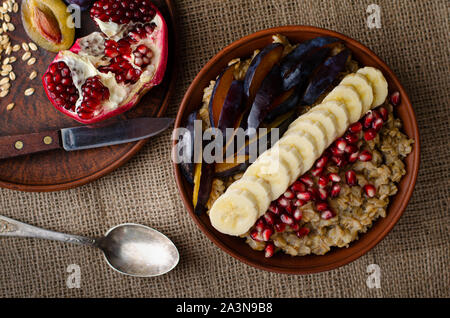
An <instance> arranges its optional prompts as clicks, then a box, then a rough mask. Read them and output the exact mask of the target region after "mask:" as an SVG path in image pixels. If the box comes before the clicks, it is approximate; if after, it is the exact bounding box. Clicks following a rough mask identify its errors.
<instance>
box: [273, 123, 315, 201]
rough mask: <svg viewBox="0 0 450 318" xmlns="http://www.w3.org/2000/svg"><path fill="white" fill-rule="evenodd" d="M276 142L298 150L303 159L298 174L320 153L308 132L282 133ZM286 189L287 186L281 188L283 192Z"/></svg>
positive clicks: (307, 168)
mask: <svg viewBox="0 0 450 318" xmlns="http://www.w3.org/2000/svg"><path fill="white" fill-rule="evenodd" d="M277 144H280V145H286V146H289V147H294V148H296V149H297V150H298V152H299V153H300V155H301V157H302V159H303V168H302V172H301V173H300V174H302V173H304V172H306V171H308V170H309V169H311V167H312V165H313V164H314V161H316V159H317V158H318V156H319V154H320V153H319V152H318V150H317V145H316V141H315V139H314V137H313V136H312V135H311V134H310V133H308V132H303V131H302V132H300V131H293V132H292V133H290V134H289V135H284V136H283V137H282V138H281V139H280V140H279V141H278V142H277ZM286 189H287V187H286V188H284V189H283V192H284V191H285V190H286ZM283 192H281V193H283Z"/></svg>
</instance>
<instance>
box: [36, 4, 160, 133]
mask: <svg viewBox="0 0 450 318" xmlns="http://www.w3.org/2000/svg"><path fill="white" fill-rule="evenodd" d="M91 17H92V19H94V20H95V22H96V23H97V24H98V26H99V27H100V29H101V31H102V32H101V33H100V32H94V33H92V34H90V35H88V36H86V37H84V38H81V39H79V40H77V41H76V43H75V44H74V46H73V47H72V48H71V49H70V50H68V51H61V52H59V53H58V55H57V56H56V58H55V59H54V61H53V62H52V63H51V64H50V66H49V68H48V70H47V72H46V73H45V74H44V77H43V83H44V88H45V91H46V93H47V96H48V98H49V99H50V101H51V102H52V104H53V105H54V106H55V107H56V109H58V110H59V111H61V112H62V113H64V114H66V115H68V116H70V117H72V118H73V119H75V120H77V121H79V122H82V123H85V124H92V123H96V122H99V121H102V120H104V119H107V118H110V117H112V116H115V115H118V114H121V113H123V112H125V111H127V110H129V109H130V108H132V107H133V106H135V105H136V104H137V103H138V101H139V100H140V98H141V97H142V96H143V95H144V94H145V93H147V92H148V91H149V90H150V89H151V88H152V87H154V86H156V85H158V84H160V83H161V81H162V80H163V77H164V73H165V70H166V66H167V55H168V30H167V25H166V22H165V21H164V18H163V17H162V15H161V13H160V12H159V11H158V9H157V8H156V7H155V6H154V5H153V4H152V3H151V1H150V0H127V1H125V0H123V1H117V0H100V1H97V2H95V3H94V5H93V7H92V9H91Z"/></svg>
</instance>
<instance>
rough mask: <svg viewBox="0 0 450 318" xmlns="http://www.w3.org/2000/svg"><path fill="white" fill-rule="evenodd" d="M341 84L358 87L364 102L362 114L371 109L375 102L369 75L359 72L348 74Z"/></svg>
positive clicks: (357, 89)
mask: <svg viewBox="0 0 450 318" xmlns="http://www.w3.org/2000/svg"><path fill="white" fill-rule="evenodd" d="M341 85H349V86H352V87H353V88H354V89H356V91H357V92H358V94H359V97H360V98H361V101H362V104H363V112H362V115H363V114H365V113H367V112H368V111H369V110H370V108H371V107H372V103H373V89H372V84H370V82H369V80H368V79H367V77H365V76H364V75H361V74H357V73H354V74H348V75H347V76H345V77H344V79H343V80H342V81H341Z"/></svg>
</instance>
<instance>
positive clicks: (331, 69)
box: [302, 49, 350, 105]
mask: <svg viewBox="0 0 450 318" xmlns="http://www.w3.org/2000/svg"><path fill="white" fill-rule="evenodd" d="M349 56H350V51H349V50H348V49H345V50H342V51H341V52H340V53H338V54H336V55H335V56H332V57H329V58H328V59H327V60H326V61H325V62H324V63H323V64H322V65H321V66H320V67H319V69H318V70H317V72H316V73H315V74H314V75H313V77H312V79H311V81H310V82H309V84H308V86H307V88H306V90H305V94H304V95H303V98H302V104H303V105H312V104H314V103H315V102H316V100H317V99H318V98H319V96H320V95H322V94H323V93H324V92H325V91H326V90H327V88H328V87H329V86H330V85H331V84H332V83H333V82H334V81H335V80H336V78H337V77H338V75H339V73H340V72H342V71H344V69H345V64H346V63H347V60H348V58H349Z"/></svg>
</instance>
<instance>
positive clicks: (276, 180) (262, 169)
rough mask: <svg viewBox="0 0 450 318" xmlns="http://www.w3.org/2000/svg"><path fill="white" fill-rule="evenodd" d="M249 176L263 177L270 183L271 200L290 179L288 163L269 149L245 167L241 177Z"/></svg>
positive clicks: (275, 197) (277, 195) (284, 189)
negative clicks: (245, 169)
mask: <svg viewBox="0 0 450 318" xmlns="http://www.w3.org/2000/svg"><path fill="white" fill-rule="evenodd" d="M280 140H281V139H280ZM249 176H253V177H256V178H260V179H263V180H265V181H266V182H267V183H268V184H270V189H271V191H272V197H271V198H270V199H271V200H275V199H277V198H278V197H279V196H280V195H282V194H283V193H284V191H286V189H287V187H288V186H289V183H290V181H291V172H290V170H289V164H288V163H287V162H286V161H285V160H284V159H283V158H282V157H281V156H278V154H277V153H275V152H270V151H266V152H264V153H263V154H262V155H261V156H259V158H258V159H257V160H256V161H255V162H254V163H252V164H251V165H250V167H248V168H247V171H245V173H244V176H243V177H244V178H247V177H249Z"/></svg>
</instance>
